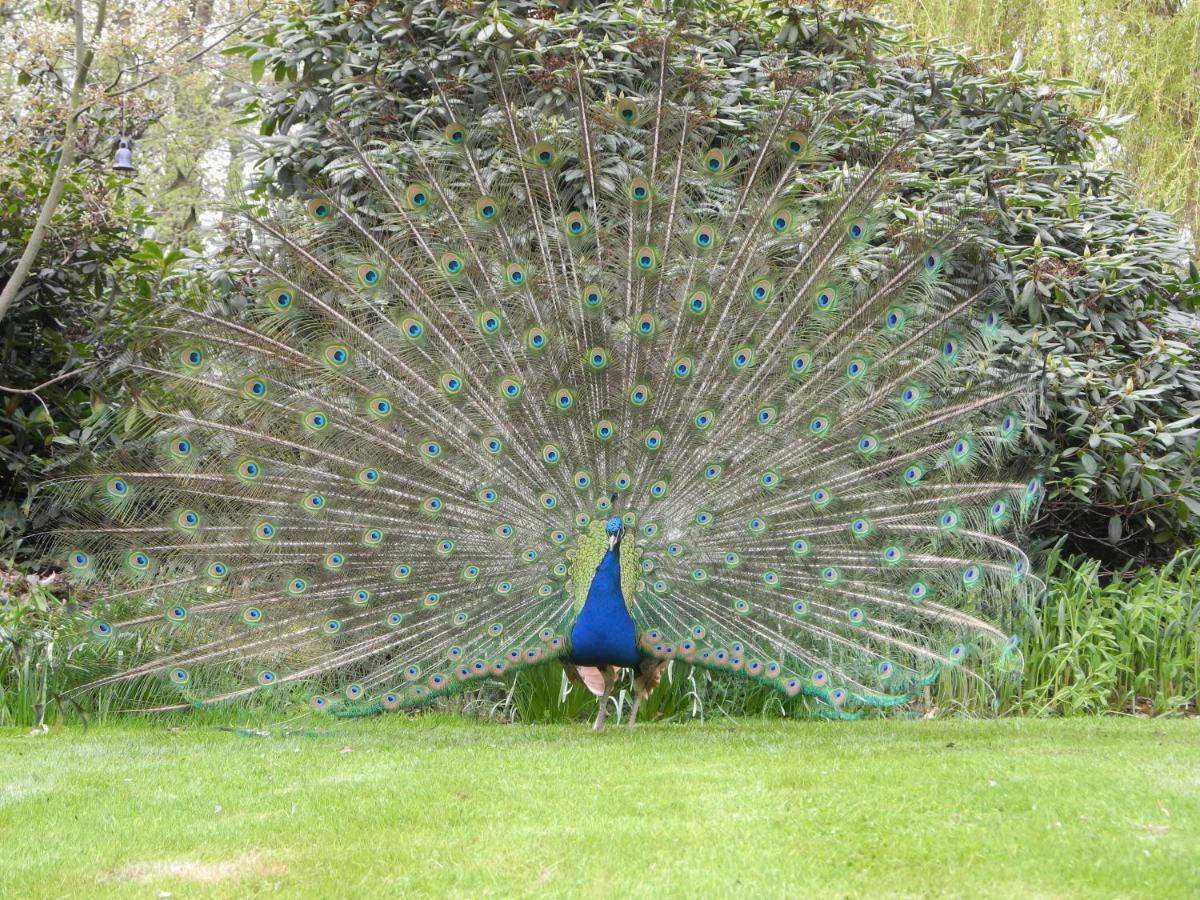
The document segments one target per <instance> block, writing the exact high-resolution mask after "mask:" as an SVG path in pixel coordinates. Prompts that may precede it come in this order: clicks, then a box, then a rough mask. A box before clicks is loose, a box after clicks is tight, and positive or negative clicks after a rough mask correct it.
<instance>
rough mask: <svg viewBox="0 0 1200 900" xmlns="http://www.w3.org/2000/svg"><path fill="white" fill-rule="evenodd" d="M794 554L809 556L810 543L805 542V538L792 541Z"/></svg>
mask: <svg viewBox="0 0 1200 900" xmlns="http://www.w3.org/2000/svg"><path fill="white" fill-rule="evenodd" d="M792 552H793V553H795V554H796V555H797V556H808V553H809V546H808V541H806V540H804V538H796V540H794V541H792Z"/></svg>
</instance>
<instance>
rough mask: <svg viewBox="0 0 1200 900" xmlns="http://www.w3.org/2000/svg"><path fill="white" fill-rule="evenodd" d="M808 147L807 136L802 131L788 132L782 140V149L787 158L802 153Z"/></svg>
mask: <svg viewBox="0 0 1200 900" xmlns="http://www.w3.org/2000/svg"><path fill="white" fill-rule="evenodd" d="M807 146H808V135H806V134H804V132H802V131H793V132H790V133H789V134H788V135H787V136H786V137H784V139H783V149H784V152H786V153H787V155H788V156H792V157H796V156H799V155H800V154H801V153H803V152H804V148H805V147H807Z"/></svg>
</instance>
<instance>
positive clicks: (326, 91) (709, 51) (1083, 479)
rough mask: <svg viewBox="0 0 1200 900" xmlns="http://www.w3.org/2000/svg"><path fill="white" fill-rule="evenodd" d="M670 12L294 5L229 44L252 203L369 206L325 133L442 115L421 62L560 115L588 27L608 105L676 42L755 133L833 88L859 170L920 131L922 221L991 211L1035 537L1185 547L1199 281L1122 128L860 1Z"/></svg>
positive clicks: (702, 84) (381, 128)
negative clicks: (1034, 365) (936, 203)
mask: <svg viewBox="0 0 1200 900" xmlns="http://www.w3.org/2000/svg"><path fill="white" fill-rule="evenodd" d="M846 5H847V6H860V5H863V4H846ZM662 9H663V7H662V6H661V5H657V4H656V5H655V6H654V7H652V8H651V7H646V6H644V5H641V4H626V3H621V2H612V0H605V2H597V0H591V2H584V3H574V4H565V3H564V4H558V5H554V4H547V3H541V2H524V0H500V2H495V3H491V4H488V5H486V6H478V5H471V4H467V3H458V2H451V3H444V2H435V0H392V2H384V3H377V4H375V3H369V2H360V3H354V4H351V5H349V6H347V5H345V4H343V3H341V2H334V0H324V2H317V3H310V4H303V5H301V4H294V5H292V6H290V7H288V8H287V9H286V10H285V11H283V12H281V13H280V14H278V15H277V16H276V17H275V18H274V19H272V20H270V21H267V22H265V23H263V24H261V26H260V27H259V29H258V30H257V31H256V32H255V33H253V34H252V35H251V36H250V38H249V39H248V40H246V41H245V42H244V43H243V44H242V45H241V46H240V47H238V48H233V50H232V52H238V53H242V54H245V55H246V56H247V57H248V58H249V59H250V60H251V70H252V73H253V74H254V75H255V76H256V77H257V78H260V79H262V83H261V85H260V91H259V92H258V95H257V96H256V97H255V99H254V100H253V102H252V103H251V105H250V107H249V109H248V118H249V119H251V120H254V121H260V122H261V130H262V135H263V138H262V142H261V144H260V146H259V148H258V152H257V157H256V160H255V163H256V166H257V170H258V172H259V174H260V176H261V179H260V181H261V184H260V189H261V190H262V191H263V192H264V193H265V194H266V195H268V196H279V195H288V194H291V193H295V192H301V193H302V192H303V191H304V190H305V185H306V184H308V183H311V182H313V181H315V180H322V181H328V180H332V181H333V182H335V183H336V184H337V185H338V186H339V187H340V188H341V189H342V190H343V191H345V193H346V195H347V197H348V198H349V199H350V200H351V201H352V202H360V201H363V202H365V198H366V195H365V194H360V193H359V192H358V190H357V182H356V178H357V174H358V173H357V170H356V167H355V165H354V162H353V160H352V159H350V158H348V156H347V154H346V151H345V150H344V149H341V150H339V149H338V148H339V141H337V140H331V139H330V137H331V135H332V134H333V132H334V131H335V130H337V131H340V132H344V133H345V134H348V135H349V136H351V137H352V138H354V139H356V140H365V139H367V138H369V137H370V136H372V135H373V134H378V133H381V132H386V131H388V130H394V129H396V128H397V127H398V126H400V125H401V124H402V123H406V122H412V121H419V120H420V118H421V117H423V116H424V115H426V114H427V113H428V111H429V109H430V108H431V106H432V105H433V101H432V100H431V97H430V87H429V82H430V73H431V72H432V73H435V74H436V76H437V78H438V79H439V80H440V81H441V82H442V83H443V84H445V85H447V86H448V89H449V90H451V91H452V92H453V93H454V94H455V95H456V97H458V98H460V99H464V98H471V97H474V98H476V99H477V100H478V101H479V102H481V103H482V102H485V101H486V99H487V98H488V97H489V96H490V92H491V86H492V85H493V84H494V82H495V79H496V77H497V74H498V72H503V77H504V78H505V80H506V84H508V85H510V89H511V90H512V91H514V92H523V93H524V94H525V95H526V97H527V99H528V98H529V97H536V98H537V100H538V103H539V105H540V106H541V107H542V108H543V109H544V110H545V112H546V114H547V115H552V114H553V113H554V111H555V109H556V106H557V104H558V103H559V102H560V101H561V99H562V98H563V97H564V96H565V94H564V91H565V90H568V89H569V87H568V85H569V79H568V78H567V74H568V73H569V72H570V71H571V70H572V69H573V67H574V66H575V64H576V57H577V53H578V49H577V48H578V42H577V35H578V34H579V32H581V31H582V32H584V33H586V34H587V35H588V36H589V43H588V49H587V51H586V52H587V53H588V56H587V58H586V59H582V60H580V62H581V63H582V64H583V65H584V66H585V67H586V72H587V78H588V81H589V83H590V84H591V86H592V89H593V90H594V91H596V92H598V93H602V92H604V91H612V92H617V91H621V90H630V91H638V90H642V89H644V87H645V86H644V85H643V84H641V83H640V82H639V75H638V74H637V73H638V72H639V71H644V70H645V67H646V64H647V62H648V58H649V57H650V56H652V55H654V54H657V53H658V52H660V47H661V38H662V37H663V36H664V35H666V34H667V33H670V34H671V36H672V37H671V40H672V41H674V42H675V43H676V45H686V50H687V54H688V55H689V56H691V57H692V58H694V60H695V62H694V63H693V64H692V66H691V69H690V70H689V71H687V72H682V71H681V72H680V73H679V74H680V75H681V76H686V78H687V82H688V85H689V87H690V89H692V90H694V91H696V92H697V93H698V94H700V95H701V96H702V97H703V98H706V99H707V101H708V102H709V103H710V104H711V107H712V109H713V110H716V111H718V112H719V115H721V116H722V117H723V118H734V119H743V120H745V119H748V118H749V111H750V110H752V109H753V108H754V105H755V104H757V103H759V102H762V98H763V97H764V96H765V92H768V91H770V90H773V89H775V88H784V89H791V88H795V89H798V90H800V91H802V92H805V93H806V94H808V95H811V96H818V95H819V96H823V97H824V98H826V99H827V100H828V102H829V103H830V104H831V105H833V106H835V107H837V108H840V109H841V110H842V115H841V122H842V125H843V127H844V129H845V133H846V144H845V148H844V150H845V152H846V154H847V156H852V154H853V151H854V150H855V148H856V147H857V146H860V145H861V144H862V143H863V142H864V141H867V140H870V139H871V133H870V128H871V126H872V123H876V122H879V121H882V120H889V119H891V120H894V119H895V118H896V117H898V116H908V117H915V118H916V119H917V121H918V122H919V123H921V126H922V128H924V129H927V130H928V134H927V135H926V136H925V137H924V138H923V139H921V140H919V141H916V142H914V143H915V145H916V146H914V148H913V150H912V153H911V154H910V156H909V160H910V164H911V165H912V166H913V167H915V170H916V171H915V175H914V176H913V177H912V178H910V179H909V180H908V186H909V189H908V191H907V193H906V200H907V202H908V203H910V205H911V207H912V211H913V212H914V214H915V213H916V212H917V211H919V210H920V209H921V207H922V201H923V200H924V199H928V198H926V197H924V196H923V182H922V179H921V177H920V175H921V174H922V173H925V172H928V173H930V174H933V173H937V175H938V177H939V181H940V182H941V183H945V180H946V179H951V180H953V181H954V182H956V183H958V184H961V185H962V187H963V188H964V189H965V190H966V192H967V194H968V196H969V197H972V198H974V201H975V202H977V204H978V206H979V207H980V208H983V209H986V210H988V212H987V213H986V214H985V217H986V224H987V227H986V229H985V234H986V239H987V243H988V244H989V246H991V247H992V248H993V249H994V251H995V252H994V259H993V260H992V261H991V263H990V264H991V265H992V266H993V268H994V273H995V275H996V277H997V278H998V279H999V280H1000V282H1001V283H1002V284H1003V286H1004V288H1005V294H1006V298H1007V305H1008V310H1009V313H1010V321H1011V322H1012V323H1013V324H1014V325H1016V326H1017V328H1018V330H1019V332H1020V334H1021V336H1022V339H1023V340H1024V341H1025V342H1026V343H1028V344H1029V345H1031V346H1032V347H1034V348H1035V349H1036V350H1037V351H1038V352H1039V353H1040V354H1041V355H1042V357H1043V359H1044V384H1045V388H1046V398H1047V404H1046V409H1045V412H1044V419H1045V424H1046V427H1045V429H1044V430H1042V431H1041V432H1040V433H1039V438H1038V440H1037V441H1036V442H1035V447H1034V453H1035V455H1036V457H1037V463H1038V464H1039V465H1042V466H1044V467H1045V468H1046V470H1047V472H1048V475H1049V482H1050V488H1051V490H1050V494H1049V497H1048V500H1047V503H1046V505H1045V509H1044V512H1045V514H1044V517H1043V520H1042V522H1041V523H1040V525H1039V528H1040V531H1041V533H1042V534H1043V535H1047V536H1054V535H1058V534H1066V535H1067V536H1068V539H1069V547H1070V548H1071V549H1073V550H1084V551H1088V552H1091V553H1093V554H1095V555H1101V556H1104V557H1105V558H1111V559H1114V560H1116V561H1118V562H1119V561H1121V560H1134V559H1150V558H1156V557H1162V556H1166V555H1169V554H1170V553H1171V552H1172V551H1173V550H1174V549H1175V548H1177V547H1179V546H1181V545H1187V544H1189V543H1191V542H1193V541H1195V540H1197V538H1198V536H1200V486H1198V485H1197V479H1196V468H1197V463H1198V461H1200V450H1198V449H1197V447H1198V444H1197V434H1198V432H1200V429H1198V428H1197V419H1198V417H1200V349H1198V342H1200V331H1198V329H1197V325H1196V320H1195V319H1194V317H1193V316H1192V315H1191V314H1190V310H1192V309H1194V308H1195V305H1196V302H1197V296H1198V295H1200V274H1198V273H1197V272H1196V270H1195V267H1194V266H1193V267H1191V268H1190V269H1189V266H1188V261H1187V257H1186V251H1185V249H1184V246H1183V243H1182V241H1181V239H1180V235H1179V232H1178V230H1177V228H1176V226H1175V225H1174V224H1173V223H1172V222H1171V220H1170V219H1169V217H1167V216H1166V215H1164V214H1161V213H1157V212H1154V211H1151V210H1147V209H1143V208H1141V207H1139V206H1138V205H1137V203H1136V202H1135V201H1134V200H1132V199H1131V197H1130V192H1129V188H1128V184H1127V182H1126V180H1125V179H1124V178H1123V177H1121V176H1120V175H1118V174H1116V173H1114V172H1112V171H1109V170H1107V169H1105V168H1103V167H1102V166H1100V165H1098V164H1097V161H1096V149H1095V147H1096V142H1097V141H1098V140H1099V139H1101V138H1104V137H1107V136H1111V135H1112V134H1113V133H1114V129H1115V127H1116V125H1115V122H1114V121H1105V120H1102V119H1099V118H1096V117H1092V116H1084V115H1082V114H1081V113H1080V112H1079V111H1078V108H1079V102H1078V101H1080V100H1081V99H1082V98H1086V97H1087V96H1089V92H1088V91H1086V90H1084V89H1083V88H1080V87H1078V86H1075V85H1072V84H1070V83H1067V82H1064V81H1059V80H1053V79H1049V80H1048V79H1045V78H1043V77H1042V76H1041V75H1040V74H1039V73H1037V72H1033V71H1029V70H1026V69H1018V70H1016V71H1010V70H1007V69H1004V70H997V69H995V68H993V66H992V64H991V62H990V61H989V60H988V59H985V58H981V57H977V56H970V55H965V54H960V53H957V52H952V51H950V50H947V49H944V48H940V47H936V46H930V45H926V44H923V43H920V42H918V41H916V40H914V39H912V38H910V37H908V36H906V35H903V34H901V33H898V32H896V31H895V30H893V29H891V28H890V27H889V26H886V25H885V24H884V23H882V22H881V21H879V20H877V19H874V18H871V17H870V16H867V15H865V14H862V13H860V12H856V11H855V10H854V9H837V10H835V9H831V8H828V7H823V6H814V5H808V4H801V3H789V4H777V3H769V2H743V3H739V4H733V5H731V4H727V3H717V2H705V0H702V2H694V3H689V4H674V5H671V6H670V12H669V13H664V12H663V11H662ZM668 16H669V17H670V18H668ZM633 59H636V60H637V61H638V64H637V65H633V64H631V60H633ZM341 146H342V147H343V148H344V142H342V143H341ZM567 177H570V173H567Z"/></svg>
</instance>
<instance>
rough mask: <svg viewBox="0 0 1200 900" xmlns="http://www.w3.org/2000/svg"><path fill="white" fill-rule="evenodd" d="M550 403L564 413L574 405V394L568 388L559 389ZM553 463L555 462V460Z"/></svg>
mask: <svg viewBox="0 0 1200 900" xmlns="http://www.w3.org/2000/svg"><path fill="white" fill-rule="evenodd" d="M550 403H551V405H552V406H553V407H554V408H555V409H558V410H562V411H563V412H566V411H567V410H569V409H570V408H571V407H573V406H574V405H575V393H574V392H573V391H572V390H571V389H570V388H565V387H563V388H559V389H558V390H557V391H555V392H554V395H553V397H551V399H550ZM548 461H549V460H548ZM554 461H555V462H557V459H556V460H554Z"/></svg>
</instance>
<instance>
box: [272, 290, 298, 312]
mask: <svg viewBox="0 0 1200 900" xmlns="http://www.w3.org/2000/svg"><path fill="white" fill-rule="evenodd" d="M295 300H296V298H295V296H294V295H293V294H292V289H291V288H287V287H276V288H272V289H271V290H270V291H268V292H267V305H268V306H270V307H271V309H273V310H274V311H275V312H281V313H284V312H290V311H291V310H292V306H293V304H294V303H295Z"/></svg>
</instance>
